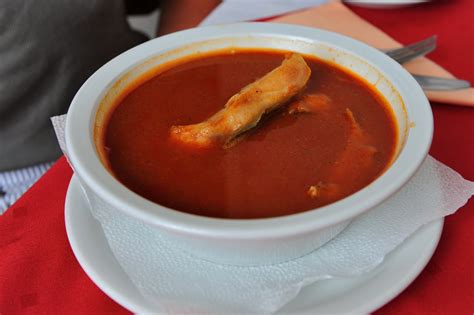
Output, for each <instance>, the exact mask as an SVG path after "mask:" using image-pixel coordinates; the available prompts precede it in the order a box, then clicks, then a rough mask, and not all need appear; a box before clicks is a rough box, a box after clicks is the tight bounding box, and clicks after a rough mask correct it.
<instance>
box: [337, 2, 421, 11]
mask: <svg viewBox="0 0 474 315" xmlns="http://www.w3.org/2000/svg"><path fill="white" fill-rule="evenodd" d="M343 1H344V3H346V4H349V5H353V6H358V7H364V8H370V9H397V8H403V7H407V6H410V5H413V4H419V3H424V2H429V1H430V0H343Z"/></svg>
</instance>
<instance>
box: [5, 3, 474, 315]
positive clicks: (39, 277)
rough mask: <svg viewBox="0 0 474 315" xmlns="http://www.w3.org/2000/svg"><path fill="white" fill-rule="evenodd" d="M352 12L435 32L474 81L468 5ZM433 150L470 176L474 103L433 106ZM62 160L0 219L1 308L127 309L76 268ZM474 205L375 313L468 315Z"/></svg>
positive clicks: (473, 279)
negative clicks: (425, 263)
mask: <svg viewBox="0 0 474 315" xmlns="http://www.w3.org/2000/svg"><path fill="white" fill-rule="evenodd" d="M354 11H355V12H356V13H357V14H359V15H360V16H362V17H363V18H365V19H367V20H368V21H370V22H372V23H373V24H375V25H376V26H378V27H380V28H381V29H383V30H384V31H386V32H387V33H389V34H390V35H391V36H393V37H394V38H395V39H397V40H399V41H401V42H403V43H409V42H412V41H416V40H419V39H422V38H424V37H426V36H428V35H431V34H438V35H439V38H438V41H439V44H438V48H437V50H436V51H435V52H434V53H432V54H431V55H430V57H431V58H432V59H433V60H434V61H436V62H438V63H439V64H441V65H443V66H444V67H445V68H446V69H447V70H449V71H451V72H452V73H454V74H455V75H456V76H458V77H460V78H464V79H468V80H470V81H471V82H474V23H473V20H474V1H472V0H450V1H447V0H446V1H443V0H433V1H432V3H430V4H422V5H418V6H415V7H408V8H404V9H397V10H369V9H360V8H354ZM432 107H433V111H434V118H435V136H434V142H433V146H432V149H431V154H432V155H433V156H434V157H436V158H437V159H439V160H441V161H442V162H444V163H445V164H447V165H449V166H450V167H452V168H454V169H455V170H457V171H458V172H460V173H461V174H462V175H463V176H464V177H466V178H467V179H470V180H474V162H473V161H474V109H473V108H462V107H456V106H447V105H443V104H433V106H432ZM71 174H72V173H71V170H70V168H69V167H68V165H67V163H66V161H65V159H64V158H62V159H61V160H59V162H58V163H56V165H55V166H54V167H53V168H52V169H51V170H50V171H48V172H47V174H46V175H45V176H44V177H43V178H42V179H41V180H40V181H39V182H38V183H37V184H36V185H34V187H33V188H32V189H30V190H29V191H28V192H27V193H26V194H25V195H24V196H23V197H22V198H21V199H20V200H19V201H18V202H17V203H16V204H15V205H14V206H13V207H12V208H11V209H9V210H8V211H7V212H6V214H4V215H3V216H0V314H19V313H21V314H74V313H77V314H103V313H111V312H114V313H128V312H127V311H126V310H125V309H123V308H122V307H120V306H119V305H117V304H116V303H115V302H113V301H112V300H111V299H109V298H108V297H107V296H106V295H105V294H103V293H102V292H101V291H100V290H99V289H98V288H97V287H96V286H95V285H94V284H93V283H92V282H91V281H90V280H89V278H88V277H87V276H86V274H85V273H84V272H83V271H82V269H81V268H80V267H79V265H78V263H77V261H76V259H75V258H74V256H73V254H72V251H71V249H70V247H69V244H68V241H67V238H66V231H65V228H64V212H63V211H64V210H63V209H64V198H65V195H66V190H67V187H68V183H69V179H70V177H71ZM472 229H474V201H472V200H471V202H469V203H468V204H467V205H466V206H464V207H463V208H462V209H460V210H459V211H458V212H457V213H456V214H455V215H453V216H451V217H448V218H447V219H446V221H445V228H444V232H443V236H442V238H441V241H440V244H439V247H438V249H437V251H436V253H435V255H434V257H433V259H432V260H431V262H430V263H429V264H428V266H427V268H426V269H425V270H424V271H423V272H422V273H421V275H420V276H419V277H418V278H417V279H416V280H415V281H414V282H413V283H412V284H411V285H410V287H408V289H407V290H405V291H404V292H403V293H402V294H400V295H399V296H398V297H397V298H395V299H394V300H393V301H392V302H390V303H389V304H388V305H386V306H384V307H383V308H382V309H380V310H379V311H378V313H379V314H427V313H437V314H473V313H474V246H473V245H474V238H473V237H472V233H471V230H472Z"/></svg>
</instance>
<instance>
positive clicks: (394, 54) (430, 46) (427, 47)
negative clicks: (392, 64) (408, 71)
mask: <svg viewBox="0 0 474 315" xmlns="http://www.w3.org/2000/svg"><path fill="white" fill-rule="evenodd" d="M436 39H437V37H436V35H433V36H431V37H428V38H426V39H424V40H421V41H419V42H416V43H413V44H410V45H406V46H404V47H401V48H395V49H389V50H384V52H385V53H386V54H387V55H388V56H390V57H391V58H393V59H395V60H396V61H397V62H398V63H405V62H407V61H410V60H412V59H415V58H418V57H421V56H424V55H426V54H429V53H430V52H432V51H433V50H434V49H435V48H436Z"/></svg>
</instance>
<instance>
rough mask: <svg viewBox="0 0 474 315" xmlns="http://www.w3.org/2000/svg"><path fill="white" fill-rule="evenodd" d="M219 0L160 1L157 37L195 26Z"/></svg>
mask: <svg viewBox="0 0 474 315" xmlns="http://www.w3.org/2000/svg"><path fill="white" fill-rule="evenodd" d="M219 3H221V0H162V2H161V15H160V21H159V25H158V32H157V35H158V36H161V35H165V34H169V33H172V32H176V31H180V30H184V29H187V28H191V27H195V26H197V25H198V24H199V23H200V22H201V21H202V20H203V19H204V18H205V17H206V16H207V15H208V14H209V13H210V12H211V11H212V10H213V9H214V8H215V7H216V6H217V5H219Z"/></svg>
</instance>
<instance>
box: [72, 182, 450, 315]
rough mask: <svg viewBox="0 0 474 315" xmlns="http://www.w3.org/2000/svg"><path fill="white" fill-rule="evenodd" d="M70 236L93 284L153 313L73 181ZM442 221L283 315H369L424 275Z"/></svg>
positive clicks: (312, 292) (322, 284) (321, 286)
mask: <svg viewBox="0 0 474 315" xmlns="http://www.w3.org/2000/svg"><path fill="white" fill-rule="evenodd" d="M65 220H66V232H67V236H68V239H69V243H70V244H71V247H72V250H73V252H74V255H75V256H76V258H77V260H78V261H79V264H80V265H81V267H82V268H83V269H84V271H85V272H86V274H87V275H88V276H89V277H90V278H91V280H92V281H93V282H94V283H95V284H96V285H97V286H98V287H99V288H100V289H101V290H102V291H104V292H105V294H107V295H108V296H109V297H111V298H112V299H113V300H114V301H116V302H117V303H118V304H120V305H122V306H123V307H125V308H126V309H128V310H130V311H132V312H134V313H153V312H154V310H153V308H152V307H151V305H150V303H148V302H147V301H146V300H145V299H144V298H143V297H142V296H141V295H140V293H139V292H138V290H137V289H136V288H135V286H134V285H133V284H132V282H131V281H130V280H129V278H128V277H127V275H126V274H125V272H124V271H123V270H122V268H121V267H120V265H119V263H118V262H117V261H116V260H115V258H114V256H113V254H112V251H111V249H110V248H109V245H108V244H107V240H106V239H105V235H104V234H103V232H102V229H101V227H100V224H99V223H98V221H96V220H95V219H94V217H93V216H92V214H91V213H90V211H89V206H88V204H87V201H86V199H85V197H84V195H83V192H82V189H81V187H80V186H79V182H78V180H77V179H76V178H75V177H74V176H73V177H72V179H71V182H70V184H69V189H68V192H67V195H66V204H65ZM442 229H443V219H440V220H437V221H435V222H432V223H430V224H427V225H426V226H424V227H422V228H421V229H420V230H419V231H418V232H416V233H415V234H414V235H412V236H411V237H410V238H409V239H408V240H407V241H406V242H404V243H403V244H402V245H400V246H399V247H398V248H397V249H395V250H394V251H393V252H392V253H391V254H390V255H389V256H388V257H387V258H386V260H385V262H384V263H382V264H381V265H380V266H379V267H378V268H376V269H375V270H373V271H372V272H369V273H366V274H364V275H362V276H358V277H353V278H344V279H330V280H323V281H319V282H317V283H316V284H314V285H311V286H308V287H307V288H305V289H304V290H302V291H301V293H300V294H299V295H298V297H297V298H296V299H295V300H293V301H292V302H291V303H289V304H288V305H287V306H285V307H284V308H283V309H282V310H281V312H282V313H310V314H316V313H324V314H329V313H330V314H340V313H357V314H363V313H370V312H372V311H374V310H376V309H378V308H379V307H381V306H382V305H384V304H386V303H387V302H389V301H390V300H391V299H393V298H394V297H395V296H397V295H398V294H399V293H400V292H401V291H403V290H404V289H405V288H406V287H407V286H408V285H409V284H410V283H411V282H412V281H413V280H414V279H415V278H416V277H417V276H418V274H419V273H420V272H421V271H422V270H423V268H424V267H425V266H426V264H427V263H428V261H429V260H430V258H431V256H432V255H433V253H434V250H435V249H436V246H437V245H438V241H439V238H440V236H441V231H442Z"/></svg>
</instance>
